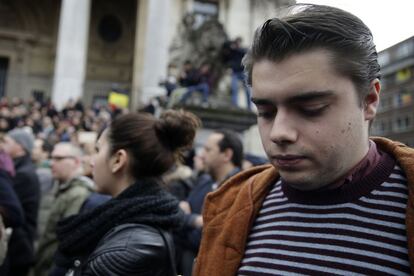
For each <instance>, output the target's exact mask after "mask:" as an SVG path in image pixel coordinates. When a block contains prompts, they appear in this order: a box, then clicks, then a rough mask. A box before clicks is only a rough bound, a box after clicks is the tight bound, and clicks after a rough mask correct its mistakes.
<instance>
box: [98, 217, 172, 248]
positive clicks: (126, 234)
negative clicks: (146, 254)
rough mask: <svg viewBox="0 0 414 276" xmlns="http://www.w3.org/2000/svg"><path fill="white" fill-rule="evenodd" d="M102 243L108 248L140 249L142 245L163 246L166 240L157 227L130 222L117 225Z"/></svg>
mask: <svg viewBox="0 0 414 276" xmlns="http://www.w3.org/2000/svg"><path fill="white" fill-rule="evenodd" d="M100 244H101V245H105V248H106V249H111V248H119V247H122V248H124V249H138V248H139V247H142V246H152V247H154V248H157V247H163V246H164V241H163V238H162V235H161V233H160V230H159V229H158V228H156V227H153V226H149V225H146V224H140V223H128V224H122V225H118V226H115V227H114V228H112V229H111V230H110V231H109V232H108V233H107V234H106V235H105V236H104V238H103V240H102V242H101V243H100Z"/></svg>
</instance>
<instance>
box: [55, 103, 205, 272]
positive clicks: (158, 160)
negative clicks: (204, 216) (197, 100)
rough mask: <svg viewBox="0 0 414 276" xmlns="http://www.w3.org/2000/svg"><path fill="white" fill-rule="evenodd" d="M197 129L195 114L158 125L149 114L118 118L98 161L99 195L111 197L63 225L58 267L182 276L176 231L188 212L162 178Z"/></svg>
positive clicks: (171, 114)
mask: <svg viewBox="0 0 414 276" xmlns="http://www.w3.org/2000/svg"><path fill="white" fill-rule="evenodd" d="M199 125H200V121H199V119H198V118H197V117H196V116H195V115H193V114H192V113H188V112H184V111H173V110H170V111H166V112H165V113H163V114H162V115H161V117H160V118H159V119H157V118H155V117H154V116H152V115H150V114H146V113H130V114H126V115H121V116H119V117H117V118H116V119H114V120H113V121H112V122H111V123H110V125H109V127H108V128H107V129H105V130H104V131H103V133H102V134H101V136H100V138H99V139H98V142H97V143H96V150H97V153H96V154H95V155H94V157H93V161H92V166H93V178H94V181H95V184H96V187H97V190H98V192H100V193H104V194H108V195H111V196H112V197H113V198H112V199H111V200H109V201H107V202H106V203H104V204H102V205H100V206H98V207H96V208H95V209H93V210H90V211H88V212H85V213H82V214H79V215H77V216H72V217H69V218H66V219H64V220H62V221H61V222H60V223H59V224H58V227H57V235H58V239H59V250H58V252H59V253H58V255H57V259H56V263H57V265H58V266H65V265H66V266H68V267H69V271H68V273H72V272H73V273H74V274H75V275H78V274H79V275H155V276H156V275H171V276H172V275H176V271H175V258H174V245H173V243H172V236H171V233H170V231H171V230H172V229H174V228H176V227H178V226H179V224H180V223H181V218H182V213H181V212H180V211H179V207H178V201H177V200H176V199H175V198H174V197H173V196H172V195H171V194H170V193H168V192H167V191H165V190H164V188H163V183H162V178H161V177H162V175H163V174H164V173H165V172H166V171H168V169H170V168H171V167H172V166H173V165H174V164H175V162H176V160H177V158H178V157H179V156H180V155H181V153H182V152H183V151H184V150H185V149H186V148H187V147H190V146H191V144H192V142H193V139H194V137H195V134H196V129H197V128H198V127H199ZM60 257H63V258H60ZM59 259H60V260H69V261H68V263H66V264H62V263H59V261H58V260H59Z"/></svg>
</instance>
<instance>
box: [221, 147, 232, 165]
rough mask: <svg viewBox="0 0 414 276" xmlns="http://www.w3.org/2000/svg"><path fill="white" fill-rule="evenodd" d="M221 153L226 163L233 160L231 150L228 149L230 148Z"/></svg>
mask: <svg viewBox="0 0 414 276" xmlns="http://www.w3.org/2000/svg"><path fill="white" fill-rule="evenodd" d="M223 153H224V157H225V159H226V161H230V162H231V159H232V158H233V150H232V149H230V148H227V149H225V150H224V151H223Z"/></svg>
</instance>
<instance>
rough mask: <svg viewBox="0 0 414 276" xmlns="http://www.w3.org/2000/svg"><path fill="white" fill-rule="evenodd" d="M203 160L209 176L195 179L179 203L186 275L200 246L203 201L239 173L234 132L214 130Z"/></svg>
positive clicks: (240, 155) (238, 142) (240, 153)
mask: <svg viewBox="0 0 414 276" xmlns="http://www.w3.org/2000/svg"><path fill="white" fill-rule="evenodd" d="M200 159H201V161H202V163H203V166H204V170H205V172H206V174H203V175H202V176H200V177H199V178H198V179H197V180H196V183H195V184H194V188H193V190H192V191H191V192H190V194H189V196H188V198H187V199H186V200H183V201H181V202H180V207H181V208H182V210H183V211H184V212H185V213H186V215H185V219H184V227H183V229H181V230H180V231H178V233H177V235H176V243H177V247H178V248H179V249H180V251H181V252H180V253H181V254H182V257H181V267H182V273H183V275H184V276H190V275H191V271H192V266H193V262H194V257H195V256H196V255H197V252H198V248H199V246H200V240H201V231H202V228H203V218H202V216H201V212H202V210H203V205H204V199H205V197H206V195H207V194H208V193H209V192H211V191H214V190H216V189H217V188H218V187H220V185H221V184H222V183H224V181H226V180H227V179H229V178H230V177H232V176H233V175H235V174H237V173H238V172H240V170H241V165H242V160H243V143H242V141H241V139H240V137H239V135H238V134H237V133H236V132H234V131H231V130H227V129H218V130H215V131H213V132H212V133H211V134H210V135H209V136H208V138H207V140H206V142H205V143H204V146H203V150H202V151H201V153H200Z"/></svg>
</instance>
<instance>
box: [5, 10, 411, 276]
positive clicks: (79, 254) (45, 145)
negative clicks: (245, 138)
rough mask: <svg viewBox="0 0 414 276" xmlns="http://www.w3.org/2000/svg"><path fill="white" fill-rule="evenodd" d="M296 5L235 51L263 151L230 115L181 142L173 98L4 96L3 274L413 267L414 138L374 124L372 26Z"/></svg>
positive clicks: (199, 274)
mask: <svg viewBox="0 0 414 276" xmlns="http://www.w3.org/2000/svg"><path fill="white" fill-rule="evenodd" d="M296 7H297V8H296V9H291V10H289V11H288V13H286V14H285V15H284V16H283V17H280V18H271V19H269V20H267V21H266V22H265V23H264V24H263V25H262V26H261V27H260V28H259V29H258V31H257V32H256V33H255V37H254V39H253V44H252V46H251V48H250V49H249V51H248V52H247V53H246V55H245V56H244V58H243V65H244V67H245V71H246V76H247V83H248V84H249V85H250V86H251V87H252V88H253V89H252V91H251V93H252V95H251V96H252V102H253V103H254V104H255V105H256V108H257V115H258V128H259V132H260V139H261V141H262V144H263V146H264V149H265V151H266V153H267V156H268V158H269V161H270V164H267V165H264V166H254V165H257V164H262V163H266V160H265V159H261V158H257V157H255V156H249V155H246V154H244V152H243V143H242V141H241V140H240V137H239V135H238V134H237V133H234V132H233V131H230V130H221V129H218V130H214V131H213V132H212V133H211V134H210V135H209V136H208V138H207V140H206V141H205V142H204V144H203V146H202V148H201V149H199V150H196V151H191V150H190V148H191V146H192V144H193V141H194V137H195V135H196V132H197V130H198V129H199V127H200V120H199V119H198V118H197V117H196V116H195V115H194V114H192V113H189V112H186V111H183V110H178V111H177V110H167V111H165V112H164V113H162V114H161V115H160V116H159V118H156V117H154V116H153V115H151V114H148V113H135V112H134V113H130V112H125V111H122V110H113V109H111V108H108V107H100V108H85V107H84V106H83V105H82V104H81V103H80V102H78V103H74V102H71V103H69V104H68V105H67V106H66V107H65V108H64V109H63V110H62V111H56V110H55V109H54V108H53V106H52V105H51V104H50V103H39V102H36V101H29V102H28V103H23V102H22V101H21V100H18V99H13V100H11V102H8V101H7V100H2V101H1V114H0V117H1V119H0V120H1V131H2V132H3V135H2V137H1V143H0V144H1V151H0V181H1V182H0V229H1V243H0V258H1V261H2V266H1V267H0V274H1V275H13V276H15V275H16V276H20V275H22V276H23V275H29V273H33V274H34V275H35V276H37V275H53V276H55V275H56V276H58V275H177V273H178V274H182V275H185V276H187V275H194V276H207V275H209V276H210V275H281V274H282V275H285V274H286V275H290V274H301V275H303V274H306V275H325V274H329V275H330V274H335V275H350V274H352V275H354V274H359V275H410V274H412V272H413V269H414V268H413V264H414V257H413V254H412V252H414V251H413V250H414V236H413V235H414V224H413V221H414V207H413V206H414V204H413V200H414V198H413V191H414V190H413V189H414V167H413V164H414V162H413V158H414V157H413V156H414V150H413V149H412V148H409V147H407V146H406V145H403V144H401V143H399V142H395V141H391V140H389V139H385V138H380V137H376V138H370V137H369V129H370V126H371V123H372V120H373V119H374V118H375V115H376V111H377V107H378V104H379V98H380V96H379V95H380V91H381V86H380V66H379V64H378V61H377V52H376V50H375V45H374V43H373V39H372V34H371V32H370V31H369V29H368V27H367V26H366V25H365V24H364V23H363V22H362V21H361V20H360V19H359V18H357V17H355V16H354V15H352V14H350V13H348V12H345V11H343V10H340V9H337V8H332V7H328V6H320V5H308V4H299V5H298V6H296ZM235 78H237V79H240V76H235ZM190 87H191V86H190ZM197 90H198V89H197ZM189 91H190V90H189ZM189 91H187V92H189ZM248 93H249V94H250V92H248ZM93 133H96V135H95V136H94V135H91V134H93ZM81 134H82V135H81ZM81 137H83V138H81ZM85 137H86V138H85ZM191 152H192V153H193V154H191ZM246 159H248V160H246ZM252 166H253V167H252ZM39 210H40V211H39ZM7 247H8V248H7ZM193 265H194V267H193Z"/></svg>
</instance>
